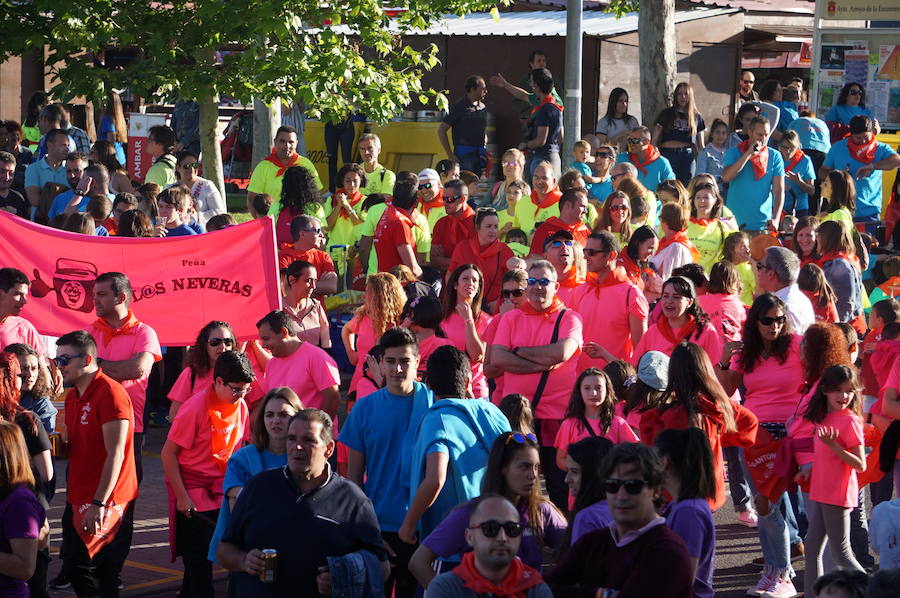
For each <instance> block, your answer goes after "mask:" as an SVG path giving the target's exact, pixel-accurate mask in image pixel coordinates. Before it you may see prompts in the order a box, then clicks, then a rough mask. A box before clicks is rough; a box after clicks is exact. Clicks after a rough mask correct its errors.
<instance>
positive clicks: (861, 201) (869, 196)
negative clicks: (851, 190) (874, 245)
mask: <svg viewBox="0 0 900 598" xmlns="http://www.w3.org/2000/svg"><path fill="white" fill-rule="evenodd" d="M895 153H896V152H895V151H894V150H893V149H891V146H889V145H888V144H886V143H878V147H877V148H876V149H875V160H874V161H875V162H878V161H879V160H884V159H885V158H887V157H889V156H892V155H894V154H895ZM824 166H827V167H828V168H831V169H832V170H847V171H849V172H850V176H852V177H853V182H854V183H856V213H855V214H854V220H856V221H857V222H861V221H866V220H871V219H873V218H875V219H877V218H878V217H879V215H880V214H881V171H880V170H873V171H872V174H870V175H869V176H867V177H864V178H861V179H858V178H856V171H857V170H859V168H860V167H861V166H863V163H862V162H860V161H858V160H857V159H856V158H853V157H851V156H850V150H849V149H848V148H847V139H841V140H840V141H838V142H837V143H835V144H834V145H832V146H831V150H830V151H829V152H828V155H827V156H825V162H824Z"/></svg>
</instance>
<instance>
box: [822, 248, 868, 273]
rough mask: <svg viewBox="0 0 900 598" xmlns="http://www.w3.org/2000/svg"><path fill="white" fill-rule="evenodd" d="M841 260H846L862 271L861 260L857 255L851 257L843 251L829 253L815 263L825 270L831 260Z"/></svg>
mask: <svg viewBox="0 0 900 598" xmlns="http://www.w3.org/2000/svg"><path fill="white" fill-rule="evenodd" d="M840 258H844V259H845V260H847V261H848V262H850V263H851V264H853V266H854V267H855V268H856V269H857V270H860V269H861V266H860V263H859V258H858V257H856V256H855V255H850V254H848V253H844V252H843V251H829V252H828V253H826V254H825V255H823V256H822V257H820V258H819V259H817V260H815V262H816V263H817V264H818V265H819V267H820V268H823V269H824V268H825V264H827V263H828V262H830V261H831V260H836V259H840Z"/></svg>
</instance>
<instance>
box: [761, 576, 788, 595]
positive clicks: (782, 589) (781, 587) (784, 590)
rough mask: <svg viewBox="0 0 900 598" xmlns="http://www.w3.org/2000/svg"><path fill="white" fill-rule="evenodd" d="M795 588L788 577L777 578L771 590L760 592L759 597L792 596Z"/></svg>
mask: <svg viewBox="0 0 900 598" xmlns="http://www.w3.org/2000/svg"><path fill="white" fill-rule="evenodd" d="M796 595H797V589H796V588H795V587H794V582H792V581H791V580H790V579H779V580H778V581H776V582H775V584H774V587H773V588H772V589H771V590H768V591H766V592H763V593H762V594H760V598H794V596H796Z"/></svg>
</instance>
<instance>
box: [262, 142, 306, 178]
mask: <svg viewBox="0 0 900 598" xmlns="http://www.w3.org/2000/svg"><path fill="white" fill-rule="evenodd" d="M263 160H265V161H266V162H271V163H272V164H274V165H275V166H277V167H278V172H276V173H275V176H277V177H279V176H284V171H285V170H287V169H288V168H290V167H291V166H296V165H297V163H298V162H299V161H300V154H298V153H297V152H294V153H293V154H292V155H291V156H290V157H288V159H287V161H286V162H282V161H281V158H279V157H278V152H277V151H275V148H274V147H273V148H272V153H271V154H269V155H268V156H266V157H265V158H263Z"/></svg>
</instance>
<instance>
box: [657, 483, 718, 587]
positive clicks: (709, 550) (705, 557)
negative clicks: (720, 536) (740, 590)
mask: <svg viewBox="0 0 900 598" xmlns="http://www.w3.org/2000/svg"><path fill="white" fill-rule="evenodd" d="M666 525H668V526H669V529H671V530H672V531H673V532H675V533H676V534H678V535H679V536H680V537H681V539H682V540H684V544H685V546H687V550H688V554H690V555H691V556H692V557H694V558H695V559H697V573H696V575H695V576H694V596H695V597H696V598H712V596H713V567H714V564H715V552H716V527H715V525H714V524H713V518H712V512H711V511H710V510H709V501H707V500H705V499H702V498H689V499H686V500H682V501H679V502H673V503H672V504H671V505H670V506H669V512H668V513H667V514H666Z"/></svg>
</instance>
